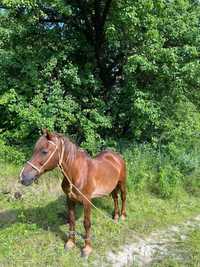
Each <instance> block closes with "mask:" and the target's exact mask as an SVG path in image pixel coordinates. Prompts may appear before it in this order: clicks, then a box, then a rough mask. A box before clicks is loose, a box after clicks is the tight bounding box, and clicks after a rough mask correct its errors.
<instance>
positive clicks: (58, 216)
mask: <svg viewBox="0 0 200 267" xmlns="http://www.w3.org/2000/svg"><path fill="white" fill-rule="evenodd" d="M93 203H94V204H95V205H96V206H97V207H98V208H99V209H101V210H102V211H103V212H104V213H107V215H108V216H111V215H112V211H113V210H112V208H113V207H111V205H109V200H108V199H95V200H93ZM75 210H76V220H77V219H79V218H80V217H81V216H82V213H83V206H82V205H81V204H77V205H76V209H75ZM98 216H102V215H98ZM67 221H68V218H67V204H66V197H65V196H64V195H63V196H60V197H59V198H58V199H57V200H55V201H52V202H50V203H49V204H48V205H46V206H43V207H34V208H28V209H26V208H18V209H11V210H6V211H3V212H0V230H1V229H4V228H8V227H10V226H11V225H13V224H16V223H23V224H29V225H31V224H36V225H37V227H39V228H41V229H43V230H46V231H51V232H54V233H55V234H56V235H57V236H59V237H60V238H61V239H62V240H63V241H66V239H67V233H65V232H63V231H62V230H61V229H60V226H61V225H64V224H67ZM66 231H68V227H67V228H66ZM77 234H78V235H81V234H80V233H77Z"/></svg>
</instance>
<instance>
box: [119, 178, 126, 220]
mask: <svg viewBox="0 0 200 267" xmlns="http://www.w3.org/2000/svg"><path fill="white" fill-rule="evenodd" d="M119 188H120V191H121V200H122V209H121V219H122V220H125V218H126V184H125V182H122V183H120V187H119Z"/></svg>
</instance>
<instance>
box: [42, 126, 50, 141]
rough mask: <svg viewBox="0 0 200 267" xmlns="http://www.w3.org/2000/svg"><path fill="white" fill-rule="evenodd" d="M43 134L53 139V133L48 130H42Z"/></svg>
mask: <svg viewBox="0 0 200 267" xmlns="http://www.w3.org/2000/svg"><path fill="white" fill-rule="evenodd" d="M42 132H43V134H44V135H45V136H46V138H47V139H51V137H52V133H50V132H49V130H48V129H46V128H45V129H42Z"/></svg>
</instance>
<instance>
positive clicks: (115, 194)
mask: <svg viewBox="0 0 200 267" xmlns="http://www.w3.org/2000/svg"><path fill="white" fill-rule="evenodd" d="M112 197H113V200H114V221H115V222H117V221H118V219H119V206H118V186H117V187H116V188H115V189H114V190H113V191H112Z"/></svg>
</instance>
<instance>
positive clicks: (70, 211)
mask: <svg viewBox="0 0 200 267" xmlns="http://www.w3.org/2000/svg"><path fill="white" fill-rule="evenodd" d="M67 203H68V218H69V238H68V240H67V242H66V243H65V249H71V248H73V247H74V246H75V202H74V201H73V200H71V199H70V198H67Z"/></svg>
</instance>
